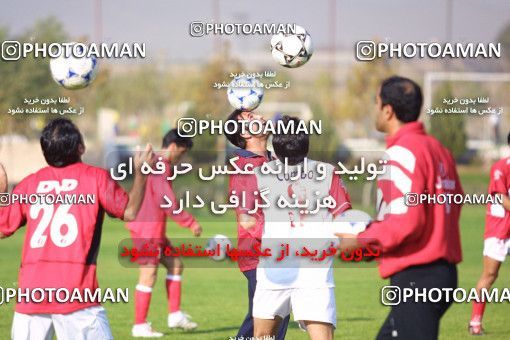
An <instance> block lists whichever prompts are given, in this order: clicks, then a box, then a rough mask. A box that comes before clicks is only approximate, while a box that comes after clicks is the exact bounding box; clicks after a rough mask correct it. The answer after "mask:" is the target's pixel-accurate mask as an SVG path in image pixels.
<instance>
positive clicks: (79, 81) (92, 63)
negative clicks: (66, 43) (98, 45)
mask: <svg viewBox="0 0 510 340" xmlns="http://www.w3.org/2000/svg"><path fill="white" fill-rule="evenodd" d="M79 53H81V52H80V51H79ZM50 70H51V76H52V77H53V79H54V80H55V81H56V82H57V83H58V84H59V85H61V86H63V87H64V88H66V89H69V90H76V89H82V88H84V87H87V86H89V85H90V84H91V83H92V81H94V78H95V77H96V74H97V58H96V57H95V56H90V57H87V56H84V57H81V58H76V57H75V56H73V55H71V54H69V55H64V53H62V55H60V56H58V57H57V58H52V59H51V60H50Z"/></svg>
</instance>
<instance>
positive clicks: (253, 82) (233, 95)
mask: <svg viewBox="0 0 510 340" xmlns="http://www.w3.org/2000/svg"><path fill="white" fill-rule="evenodd" d="M227 96H228V101H229V102H230V105H232V106H233V107H234V108H235V109H236V110H244V111H253V110H255V109H256V108H257V107H258V106H259V105H260V102H261V101H262V97H263V96H264V84H262V82H261V81H260V80H258V79H257V78H248V77H246V76H244V77H242V76H241V77H235V78H234V79H233V80H232V81H231V82H230V84H229V85H228V90H227Z"/></svg>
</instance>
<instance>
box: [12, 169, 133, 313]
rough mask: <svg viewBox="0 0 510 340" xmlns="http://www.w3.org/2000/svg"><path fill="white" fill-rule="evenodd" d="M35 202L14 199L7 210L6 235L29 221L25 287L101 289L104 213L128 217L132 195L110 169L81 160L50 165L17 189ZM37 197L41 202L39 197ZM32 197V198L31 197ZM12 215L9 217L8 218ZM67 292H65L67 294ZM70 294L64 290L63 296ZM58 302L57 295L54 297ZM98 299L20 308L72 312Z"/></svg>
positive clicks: (21, 279)
mask: <svg viewBox="0 0 510 340" xmlns="http://www.w3.org/2000/svg"><path fill="white" fill-rule="evenodd" d="M13 194H15V195H16V194H17V195H19V197H22V196H24V197H32V201H31V202H29V201H18V202H13V204H11V205H10V206H9V208H8V209H9V210H7V211H2V219H3V221H2V222H5V223H2V225H7V226H8V230H2V233H4V234H6V235H10V234H12V233H13V232H14V231H16V229H17V228H19V227H20V226H22V225H24V224H26V227H27V231H26V235H25V241H24V245H23V254H22V260H21V268H20V274H19V286H20V288H22V289H25V288H28V289H35V288H42V289H45V288H64V289H67V290H69V292H70V293H72V290H73V289H76V288H78V289H79V290H81V291H82V294H83V290H84V289H87V288H88V289H90V290H91V293H92V294H94V291H93V290H94V289H96V288H97V279H96V270H95V266H96V260H97V254H98V250H99V243H100V238H101V228H102V223H103V218H104V212H105V211H106V212H107V213H108V214H110V215H112V216H114V217H118V218H122V217H123V214H124V210H125V207H126V205H127V202H128V195H127V194H126V193H125V192H124V190H122V189H121V188H120V186H119V185H118V184H117V183H116V182H114V181H113V180H112V179H111V178H110V177H109V175H108V173H107V172H106V171H105V170H103V169H100V168H96V167H93V166H90V165H87V164H84V163H81V162H78V163H74V164H71V165H68V166H66V167H62V168H56V167H45V168H43V169H41V170H39V171H38V172H36V173H34V174H32V175H30V176H28V177H26V178H25V179H24V180H23V181H21V182H20V183H19V184H18V185H17V186H16V187H15V189H14V191H13ZM35 194H37V195H43V196H40V198H38V199H37V202H35V204H30V203H33V202H34V201H33V197H35ZM27 195H32V196H27ZM6 219H7V220H6ZM62 294H63V293H62ZM62 296H64V294H63V295H62ZM53 300H55V299H53ZM91 305H97V303H79V302H78V303H55V302H53V303H52V302H49V301H48V299H46V301H43V302H42V303H37V304H35V303H20V304H18V305H17V307H16V311H18V312H21V313H26V314H32V313H69V312H73V311H75V310H78V309H83V308H86V307H89V306H91Z"/></svg>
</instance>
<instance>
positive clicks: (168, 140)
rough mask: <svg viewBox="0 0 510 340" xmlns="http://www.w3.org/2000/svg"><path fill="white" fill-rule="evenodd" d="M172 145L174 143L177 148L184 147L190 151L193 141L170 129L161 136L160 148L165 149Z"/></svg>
mask: <svg viewBox="0 0 510 340" xmlns="http://www.w3.org/2000/svg"><path fill="white" fill-rule="evenodd" d="M172 143H175V144H176V145H177V146H181V147H185V148H186V149H191V148H192V147H193V139H192V138H191V137H183V136H181V135H179V131H178V130H177V129H172V130H170V131H168V132H167V133H166V134H165V136H163V141H162V142H161V146H162V147H164V148H166V147H168V146H169V145H170V144H172Z"/></svg>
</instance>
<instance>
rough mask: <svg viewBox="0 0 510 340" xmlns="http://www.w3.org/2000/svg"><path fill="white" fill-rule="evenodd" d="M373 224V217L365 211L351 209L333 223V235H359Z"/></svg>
mask: <svg viewBox="0 0 510 340" xmlns="http://www.w3.org/2000/svg"><path fill="white" fill-rule="evenodd" d="M370 222H372V217H370V215H369V214H367V213H366V212H364V211H361V210H355V209H349V210H347V211H345V212H343V213H341V214H340V215H339V216H337V217H336V218H335V220H334V221H333V234H335V233H346V234H359V233H361V232H362V231H364V230H365V229H366V228H367V226H368V225H369V224H370Z"/></svg>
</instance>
